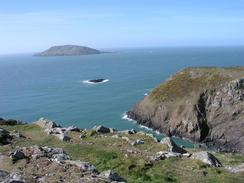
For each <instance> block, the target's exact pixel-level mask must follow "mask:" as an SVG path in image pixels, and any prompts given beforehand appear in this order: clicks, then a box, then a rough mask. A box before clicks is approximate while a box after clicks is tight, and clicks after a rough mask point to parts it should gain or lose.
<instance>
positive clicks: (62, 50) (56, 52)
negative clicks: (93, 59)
mask: <svg viewBox="0 0 244 183" xmlns="http://www.w3.org/2000/svg"><path fill="white" fill-rule="evenodd" d="M100 53H103V52H101V51H99V50H96V49H93V48H89V47H85V46H77V45H62V46H52V47H51V48H49V49H47V50H45V51H43V52H41V53H37V54H35V56H75V55H92V54H100Z"/></svg>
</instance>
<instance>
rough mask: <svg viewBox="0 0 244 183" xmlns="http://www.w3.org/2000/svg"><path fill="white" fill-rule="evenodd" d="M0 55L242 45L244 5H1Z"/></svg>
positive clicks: (77, 0) (153, 0)
mask: <svg viewBox="0 0 244 183" xmlns="http://www.w3.org/2000/svg"><path fill="white" fill-rule="evenodd" d="M0 42H1V44H0V54H9V53H30V52H39V51H42V50H45V49H47V48H49V47H50V46H53V45H65V44H76V45H84V46H89V47H93V48H98V49H105V48H127V47H128V48H133V47H136V48H138V47H169V46H170V47H171V46H239V45H244V0H184V1H183V0H1V1H0Z"/></svg>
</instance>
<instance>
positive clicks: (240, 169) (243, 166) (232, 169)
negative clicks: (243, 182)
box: [225, 163, 244, 173]
mask: <svg viewBox="0 0 244 183" xmlns="http://www.w3.org/2000/svg"><path fill="white" fill-rule="evenodd" d="M225 169H226V170H227V171H229V172H231V173H239V172H244V163H242V164H240V165H238V166H234V167H227V168H225Z"/></svg>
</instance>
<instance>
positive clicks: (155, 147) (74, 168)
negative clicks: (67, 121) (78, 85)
mask: <svg viewBox="0 0 244 183" xmlns="http://www.w3.org/2000/svg"><path fill="white" fill-rule="evenodd" d="M16 129H19V130H20V131H17V130H16ZM38 133H40V134H38ZM42 138H44V139H42ZM52 141H53V142H52ZM101 143H105V144H104V145H102V146H100V145H101ZM69 145H72V146H71V147H69ZM79 146H80V147H82V148H79V150H78V152H77V155H75V153H74V152H76V151H77V150H76V148H77V147H79ZM103 146H106V147H105V149H106V150H105V152H106V153H108V155H109V156H108V155H106V154H105V155H104V156H105V157H106V158H105V159H104V160H105V161H104V160H102V161H101V162H100V163H103V164H106V163H107V162H109V161H114V159H113V158H116V156H111V155H110V154H111V152H113V151H114V149H116V148H117V149H118V150H119V152H120V151H121V152H122V156H123V158H122V159H123V160H120V161H119V162H118V163H119V164H121V163H123V161H128V160H129V159H130V158H132V159H134V158H136V159H138V158H139V159H140V160H139V159H138V160H136V162H137V161H138V162H139V161H142V160H143V161H145V164H144V166H146V167H148V168H147V169H150V168H153V167H154V166H157V164H158V163H161V162H162V163H163V162H164V163H166V162H167V161H171V159H173V160H174V161H175V162H181V161H182V162H184V163H186V164H188V163H189V164H192V163H193V164H195V163H196V164H198V163H200V162H201V164H200V165H201V167H202V166H203V167H204V172H205V173H203V175H204V176H203V177H205V176H207V174H208V173H207V169H206V170H205V168H207V167H208V166H209V167H213V168H212V169H218V168H221V170H219V171H224V172H229V173H228V176H233V177H235V176H237V177H238V176H239V174H240V175H241V174H242V173H243V172H244V168H243V167H244V165H243V163H239V164H238V165H235V166H228V165H225V162H224V164H223V163H222V162H221V161H220V160H219V159H218V158H217V157H215V155H214V154H213V153H210V152H208V151H206V150H204V149H197V150H196V149H194V150H191V149H184V148H182V147H179V146H177V145H176V144H175V143H174V141H173V140H172V138H170V137H166V138H163V139H161V140H159V139H157V138H156V137H154V136H153V135H152V134H147V133H145V132H137V131H136V130H133V129H131V130H125V131H118V130H116V129H114V128H107V127H105V126H102V125H98V126H95V127H94V128H93V129H90V130H87V129H80V128H77V127H75V126H70V127H67V128H63V127H61V126H60V125H58V124H57V123H55V122H53V121H50V120H47V119H44V118H40V119H39V120H38V121H36V122H34V123H33V124H26V123H23V122H19V121H16V120H4V119H1V120H0V182H6V183H7V182H88V183H89V182H113V183H116V182H121V183H122V182H134V180H136V178H135V177H134V176H132V178H131V177H129V180H128V177H124V176H128V175H127V174H123V176H120V174H119V173H117V171H116V168H115V169H114V168H113V167H114V166H111V165H110V166H107V165H106V166H105V168H102V170H100V169H101V168H97V167H96V165H94V164H93V163H95V162H96V161H97V160H96V157H97V156H100V154H103V153H104V152H103V151H104V150H103V151H99V152H98V154H95V159H94V160H93V161H94V162H90V161H87V159H89V158H88V157H89V153H93V151H96V150H95V149H97V148H104V147H103ZM111 146H112V148H111V149H110V151H107V149H108V148H109V147H111ZM91 147H94V149H93V150H91ZM85 148H88V149H89V150H88V151H85V152H89V153H88V154H86V153H85V154H83V152H82V151H83V150H84V149H85ZM149 149H150V150H149ZM67 150H68V151H69V153H67ZM148 150H149V151H148ZM80 154H83V155H82V156H80ZM76 156H77V157H78V159H76V158H75V157H76ZM107 156H108V157H107ZM103 158H104V157H102V159H103ZM111 158H112V159H111ZM141 158H143V159H141ZM82 159H83V160H82ZM243 160H244V158H243ZM130 161H131V160H130ZM133 161H134V160H133ZM240 161H241V160H240ZM100 163H97V166H98V167H100V166H101V165H100ZM164 163H163V164H164ZM126 166H128V168H129V169H128V171H133V169H134V168H135V167H136V166H138V165H136V164H129V165H127V164H126ZM134 166H135V167H134ZM170 166H171V165H170ZM192 166H193V165H192ZM109 167H110V168H109ZM130 167H131V168H130ZM132 167H134V168H132ZM193 167H194V166H193ZM157 169H159V171H161V170H160V168H157ZM122 172H123V171H122ZM205 174H206V175H205ZM143 176H144V175H138V177H143ZM133 177H134V178H133ZM132 180H133V181H132ZM166 182H167V181H166Z"/></svg>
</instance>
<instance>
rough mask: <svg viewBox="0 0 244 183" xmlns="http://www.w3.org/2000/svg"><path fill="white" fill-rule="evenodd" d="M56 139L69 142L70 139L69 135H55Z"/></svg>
mask: <svg viewBox="0 0 244 183" xmlns="http://www.w3.org/2000/svg"><path fill="white" fill-rule="evenodd" d="M54 135H55V136H56V137H58V139H59V140H61V141H69V140H70V137H69V136H67V134H65V133H61V134H54Z"/></svg>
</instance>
